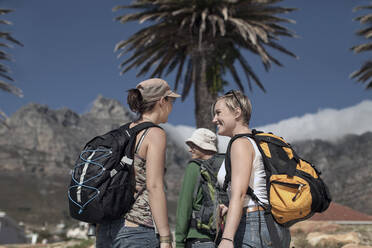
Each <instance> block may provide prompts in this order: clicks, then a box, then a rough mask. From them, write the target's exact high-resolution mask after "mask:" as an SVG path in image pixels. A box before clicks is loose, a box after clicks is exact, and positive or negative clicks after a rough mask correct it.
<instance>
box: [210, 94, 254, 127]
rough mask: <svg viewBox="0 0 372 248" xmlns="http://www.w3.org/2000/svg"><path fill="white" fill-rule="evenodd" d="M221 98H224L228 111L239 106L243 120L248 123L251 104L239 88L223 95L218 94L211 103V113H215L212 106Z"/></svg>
mask: <svg viewBox="0 0 372 248" xmlns="http://www.w3.org/2000/svg"><path fill="white" fill-rule="evenodd" d="M222 99H224V100H225V104H226V106H227V108H228V109H229V110H230V111H232V112H233V111H235V109H237V108H240V109H241V111H242V114H241V116H242V118H243V122H244V123H245V124H247V125H249V122H250V120H251V115H252V104H251V101H250V100H249V99H248V97H247V96H246V95H244V94H243V93H242V92H241V91H239V90H234V91H229V92H227V93H226V94H225V95H223V96H219V97H218V98H217V99H216V101H215V102H214V104H213V105H212V115H214V114H215V112H214V108H215V105H216V103H217V102H218V101H219V100H222Z"/></svg>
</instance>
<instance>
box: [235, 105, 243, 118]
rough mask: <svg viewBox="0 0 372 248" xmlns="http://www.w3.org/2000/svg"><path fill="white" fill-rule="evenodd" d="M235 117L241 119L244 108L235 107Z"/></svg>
mask: <svg viewBox="0 0 372 248" xmlns="http://www.w3.org/2000/svg"><path fill="white" fill-rule="evenodd" d="M234 117H235V119H236V120H239V119H241V117H242V110H241V109H240V108H235V110H234Z"/></svg>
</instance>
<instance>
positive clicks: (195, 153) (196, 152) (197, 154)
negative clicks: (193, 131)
mask: <svg viewBox="0 0 372 248" xmlns="http://www.w3.org/2000/svg"><path fill="white" fill-rule="evenodd" d="M187 145H188V147H189V152H190V154H191V158H192V159H203V158H204V156H205V154H204V152H203V149H201V148H200V147H198V146H197V145H195V144H194V143H192V142H188V143H187Z"/></svg>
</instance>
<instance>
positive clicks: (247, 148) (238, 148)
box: [231, 137, 254, 154]
mask: <svg viewBox="0 0 372 248" xmlns="http://www.w3.org/2000/svg"><path fill="white" fill-rule="evenodd" d="M253 151H254V149H253V145H252V143H251V142H250V141H249V140H248V139H247V138H246V137H240V138H237V139H236V140H235V141H234V142H233V143H232V145H231V152H234V153H240V154H241V153H243V154H244V153H247V152H248V153H249V152H253Z"/></svg>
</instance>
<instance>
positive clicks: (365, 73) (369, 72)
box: [350, 3, 372, 89]
mask: <svg viewBox="0 0 372 248" xmlns="http://www.w3.org/2000/svg"><path fill="white" fill-rule="evenodd" d="M370 9H372V3H370V4H369V5H366V6H358V7H356V8H354V10H353V11H359V10H370ZM354 20H356V21H359V22H360V24H367V27H365V28H362V29H361V30H359V31H358V32H357V33H356V34H357V35H359V36H362V37H364V38H366V39H367V40H368V41H367V43H364V44H360V45H357V46H353V47H352V48H351V50H353V51H354V52H355V53H360V52H365V51H371V50H372V43H371V42H370V41H369V40H370V39H371V37H372V14H370V13H368V14H366V15H362V16H359V17H357V18H355V19H354ZM371 76H372V60H368V61H366V62H365V63H364V64H363V65H362V67H361V68H360V69H359V70H356V71H354V72H353V73H351V75H350V77H351V78H355V79H356V80H357V81H358V82H361V83H364V84H366V88H367V89H372V79H371Z"/></svg>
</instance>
